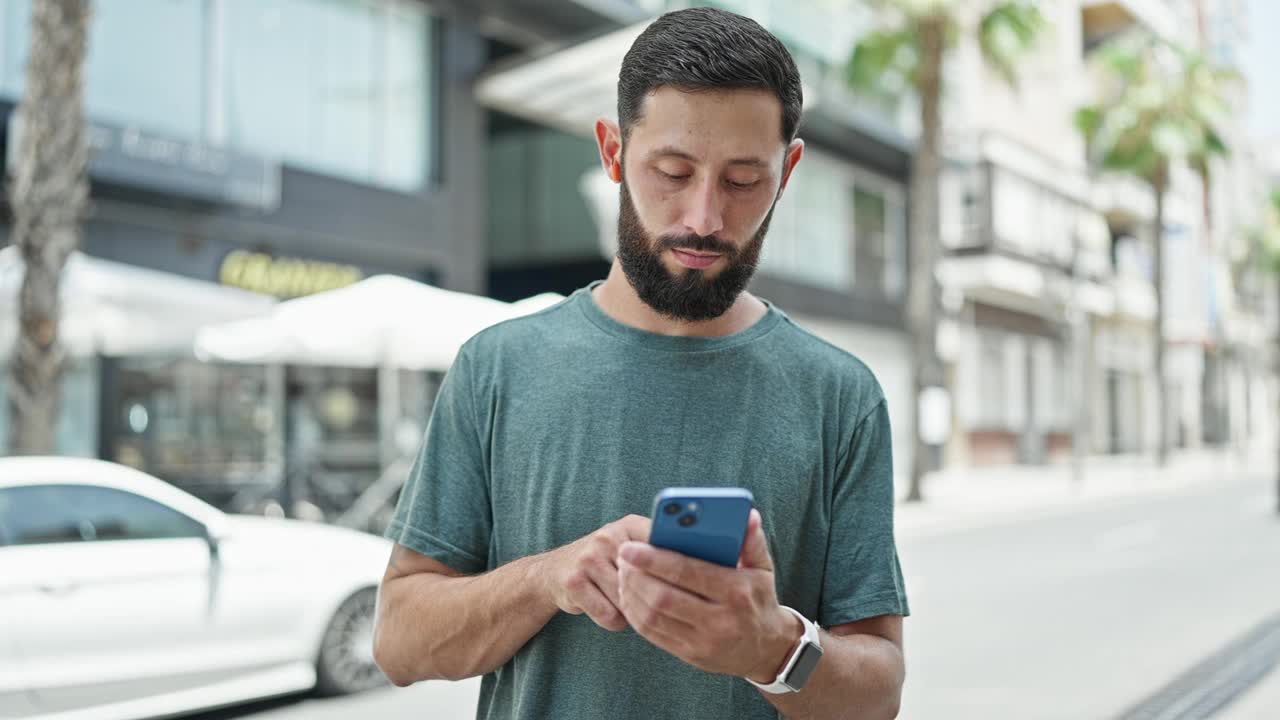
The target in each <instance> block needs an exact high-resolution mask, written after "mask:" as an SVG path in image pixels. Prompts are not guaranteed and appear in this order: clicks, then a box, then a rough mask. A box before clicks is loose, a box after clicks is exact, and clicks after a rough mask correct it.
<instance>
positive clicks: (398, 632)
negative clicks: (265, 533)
mask: <svg viewBox="0 0 1280 720" xmlns="http://www.w3.org/2000/svg"><path fill="white" fill-rule="evenodd" d="M648 532H649V519H648V518H644V517H640V516H638V515H628V516H627V517H624V518H622V519H620V520H618V521H616V522H612V523H610V524H608V525H605V526H604V527H602V528H600V529H599V530H597V531H595V532H593V533H591V534H590V535H587V536H586V537H583V538H580V539H579V540H577V541H575V542H573V543H570V544H568V545H565V546H563V547H560V548H557V549H555V550H551V551H549V552H546V553H542V554H541V555H533V556H530V557H526V558H521V559H519V560H516V561H513V562H510V563H508V564H506V565H503V566H502V567H500V568H497V569H496V570H493V571H492V572H487V573H484V574H482V575H470V576H468V575H463V574H462V573H459V572H457V571H456V570H453V569H452V568H450V567H448V566H446V565H444V564H443V563H441V562H439V561H438V560H435V559H433V558H430V557H427V556H426V555H423V554H421V553H418V552H415V551H413V550H411V549H409V548H406V547H404V546H403V545H397V546H396V547H395V549H394V550H393V551H392V553H391V560H390V561H389V562H388V564H387V571H386V574H385V575H384V576H383V579H382V586H381V587H380V588H379V591H378V612H377V617H376V619H375V621H374V637H373V655H374V660H375V662H377V664H378V667H379V668H381V669H382V672H383V673H384V674H386V676H387V677H388V678H389V679H390V680H391V682H393V683H395V684H396V685H400V686H405V685H410V684H413V683H415V682H417V681H419V680H431V679H447V680H460V679H462V678H467V677H472V676H474V675H483V674H485V673H488V672H491V671H493V670H495V669H496V668H498V667H501V666H502V665H503V664H504V663H506V662H507V661H508V660H510V659H511V657H512V656H514V655H515V654H516V652H518V651H519V650H520V648H522V647H524V644H525V643H527V642H528V641H529V639H530V638H532V637H533V636H534V635H535V634H537V632H538V631H539V630H541V629H542V627H543V626H544V625H546V624H547V622H548V621H550V620H551V618H552V617H554V616H555V614H556V612H557V611H559V610H564V611H565V612H568V613H573V614H582V613H586V614H587V615H588V616H589V617H590V618H591V619H592V620H593V621H595V623H596V624H597V625H599V626H601V627H603V628H605V629H607V630H621V629H622V628H624V627H626V620H625V619H624V618H623V617H622V613H621V611H619V609H618V605H619V600H618V580H617V573H618V570H617V566H616V565H615V564H614V558H615V557H616V555H617V549H618V547H619V546H620V545H621V544H622V543H624V542H626V541H628V540H634V539H642V538H645V537H647V536H648Z"/></svg>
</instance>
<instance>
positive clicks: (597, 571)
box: [587, 558, 621, 608]
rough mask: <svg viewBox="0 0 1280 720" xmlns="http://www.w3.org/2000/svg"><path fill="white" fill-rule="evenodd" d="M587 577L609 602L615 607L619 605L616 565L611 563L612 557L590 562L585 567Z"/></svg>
mask: <svg viewBox="0 0 1280 720" xmlns="http://www.w3.org/2000/svg"><path fill="white" fill-rule="evenodd" d="M587 577H589V578H591V582H593V583H595V585H596V587H597V588H598V589H599V590H600V592H602V593H603V594H604V596H605V598H606V599H608V600H609V604H611V605H613V606H614V607H615V608H620V607H621V605H620V604H619V600H618V567H617V566H616V565H614V564H613V558H608V559H601V560H600V561H599V562H596V563H592V564H591V566H590V567H589V568H588V569H587Z"/></svg>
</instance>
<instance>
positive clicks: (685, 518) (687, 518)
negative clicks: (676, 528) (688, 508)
mask: <svg viewBox="0 0 1280 720" xmlns="http://www.w3.org/2000/svg"><path fill="white" fill-rule="evenodd" d="M677 522H679V523H680V527H689V526H690V525H693V524H694V523H696V522H698V516H696V515H682V516H681V517H680V519H679V520H678V521H677Z"/></svg>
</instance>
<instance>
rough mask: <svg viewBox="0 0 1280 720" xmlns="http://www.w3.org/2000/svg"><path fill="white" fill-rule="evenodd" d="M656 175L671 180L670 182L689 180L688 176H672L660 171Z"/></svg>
mask: <svg viewBox="0 0 1280 720" xmlns="http://www.w3.org/2000/svg"><path fill="white" fill-rule="evenodd" d="M658 174H659V175H661V176H662V177H664V178H666V179H668V180H671V181H672V182H675V181H679V180H687V179H688V178H689V176H688V175H672V174H671V173H668V172H663V171H661V170H659V171H658Z"/></svg>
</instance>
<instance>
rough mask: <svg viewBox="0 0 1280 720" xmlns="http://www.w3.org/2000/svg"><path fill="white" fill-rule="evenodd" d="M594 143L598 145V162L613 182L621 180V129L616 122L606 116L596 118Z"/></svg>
mask: <svg viewBox="0 0 1280 720" xmlns="http://www.w3.org/2000/svg"><path fill="white" fill-rule="evenodd" d="M596 145H598V146H600V164H601V165H603V166H604V173H605V174H606V175H608V176H609V179H611V180H613V181H614V182H622V131H621V130H619V129H618V123H616V122H614V121H612V120H609V119H607V118H600V119H599V120H596Z"/></svg>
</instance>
